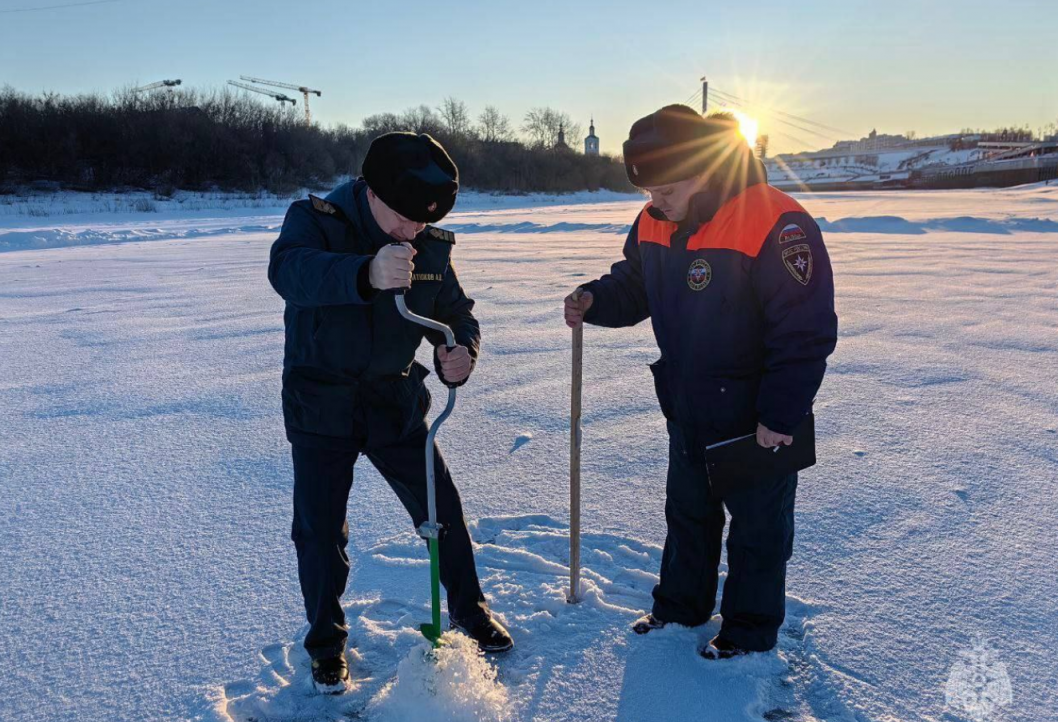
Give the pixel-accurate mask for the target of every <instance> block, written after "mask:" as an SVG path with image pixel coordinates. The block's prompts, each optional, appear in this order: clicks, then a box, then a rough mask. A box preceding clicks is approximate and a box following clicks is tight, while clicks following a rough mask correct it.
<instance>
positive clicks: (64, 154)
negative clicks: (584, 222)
mask: <svg viewBox="0 0 1058 722" xmlns="http://www.w3.org/2000/svg"><path fill="white" fill-rule="evenodd" d="M560 128H561V129H563V130H564V131H565V134H566V138H567V142H569V143H570V144H573V145H579V144H580V142H581V139H580V132H581V129H580V126H579V125H578V124H576V123H573V122H572V121H571V120H570V118H569V116H568V115H566V114H564V113H562V112H559V111H557V110H554V109H552V108H534V109H532V110H530V111H529V112H528V113H527V114H526V116H525V118H524V122H523V124H522V125H521V126H520V127H519V128H516V127H515V126H514V124H513V123H512V121H511V119H510V118H509V117H508V116H506V115H504V114H503V113H501V112H500V111H499V110H498V109H497V108H495V107H493V106H488V107H486V108H485V109H484V110H483V111H482V112H481V113H480V114H479V115H477V116H476V117H474V116H472V115H471V113H470V111H469V110H468V108H467V106H466V104H465V103H463V102H462V101H459V100H456V99H454V98H446V99H445V100H444V101H443V102H442V103H441V105H440V106H439V107H437V108H433V107H430V106H427V105H421V106H418V107H415V108H410V109H408V110H405V111H404V112H402V113H383V114H378V115H373V116H371V117H368V118H365V119H364V121H363V123H362V126H361V127H358V128H354V127H350V126H347V125H342V124H339V125H334V126H329V127H324V126H321V125H318V124H314V125H311V126H307V125H305V122H304V116H303V115H302V114H301V113H300V112H299V111H298V110H296V109H294V108H293V107H290V106H287V105H285V104H267V103H265V102H260V101H258V100H257V99H255V98H253V97H251V96H250V95H249V94H246V93H244V92H237V91H234V90H232V89H229V88H222V89H214V90H196V89H185V88H180V89H174V90H158V91H153V92H148V93H137V92H134V91H132V90H131V89H129V90H120V91H117V92H115V93H113V94H111V95H99V94H85V95H76V96H65V95H59V94H55V93H43V94H41V95H36V96H34V95H29V94H26V93H22V92H18V91H16V90H14V89H12V88H4V89H3V90H0V192H3V191H7V192H12V191H14V190H17V189H19V188H22V187H25V186H26V185H28V184H31V183H37V184H40V183H42V182H43V183H45V184H48V185H51V186H59V187H63V188H69V189H76V190H110V189H124V188H141V189H149V190H153V191H156V192H159V193H163V194H164V193H170V192H172V191H175V190H178V189H179V190H215V189H219V190H240V191H254V190H259V189H264V190H268V191H271V192H275V193H288V192H293V191H296V190H297V189H299V188H303V187H312V188H326V187H328V186H329V185H330V184H331V183H332V182H333V181H334V180H335V179H336V178H339V177H341V176H346V175H354V176H355V175H358V174H359V172H360V166H361V163H362V162H363V158H364V155H365V154H366V152H367V148H368V146H369V145H370V144H371V141H372V140H373V139H374V138H376V137H377V136H378V135H380V134H382V133H385V132H389V131H393V130H411V131H415V132H418V133H429V134H431V135H433V136H434V137H435V138H437V139H438V140H439V141H440V142H441V143H442V144H443V145H444V146H445V148H446V149H447V150H448V152H449V153H450V154H451V156H452V158H453V159H454V160H455V162H456V164H457V165H458V166H459V169H460V177H461V178H460V179H461V184H462V185H463V187H469V188H475V189H479V190H484V191H503V192H552V193H565V192H572V191H578V190H598V189H609V190H632V187H631V186H630V185H629V183H628V181H627V178H626V177H625V172H624V167H623V165H622V163H621V162H620V161H619V159H615V158H612V157H608V156H600V157H591V156H585V155H583V154H582V153H579V152H573V151H571V150H563V149H561V148H556V147H555V145H556V142H557V138H558V133H559V129H560Z"/></svg>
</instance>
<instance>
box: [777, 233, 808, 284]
mask: <svg viewBox="0 0 1058 722" xmlns="http://www.w3.org/2000/svg"><path fill="white" fill-rule="evenodd" d="M782 262H783V263H784V264H785V265H786V270H787V271H789V272H790V275H791V276H793V277H794V279H796V280H797V282H798V283H800V284H801V285H802V286H807V285H808V282H809V281H811V280H812V248H811V247H810V246H809V245H808V244H806V243H799V244H798V245H796V246H790V247H789V248H787V249H785V250H784V251H783V252H782Z"/></svg>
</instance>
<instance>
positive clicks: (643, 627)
mask: <svg viewBox="0 0 1058 722" xmlns="http://www.w3.org/2000/svg"><path fill="white" fill-rule="evenodd" d="M664 626H665V622H663V621H661V620H660V619H658V618H657V617H655V616H654V615H653V614H644V615H643V616H642V617H640V618H639V619H637V620H636V621H635V622H634V623H633V624H632V631H633V632H635V633H636V634H647V633H648V632H653V631H654V630H655V629H661V628H662V627H664Z"/></svg>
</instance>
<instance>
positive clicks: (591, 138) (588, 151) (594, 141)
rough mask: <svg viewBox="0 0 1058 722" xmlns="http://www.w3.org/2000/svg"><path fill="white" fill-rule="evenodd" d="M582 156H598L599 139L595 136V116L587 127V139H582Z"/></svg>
mask: <svg viewBox="0 0 1058 722" xmlns="http://www.w3.org/2000/svg"><path fill="white" fill-rule="evenodd" d="M584 155H599V137H598V136H597V135H595V116H592V119H591V125H589V126H588V137H587V138H585V139H584Z"/></svg>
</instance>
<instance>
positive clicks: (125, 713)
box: [0, 186, 1058, 722]
mask: <svg viewBox="0 0 1058 722" xmlns="http://www.w3.org/2000/svg"><path fill="white" fill-rule="evenodd" d="M577 200H578V201H581V202H578V203H572V204H568V205H561V204H555V203H554V202H552V203H543V202H541V201H540V199H520V200H513V201H509V202H507V201H496V202H495V203H491V204H489V205H486V204H484V203H482V204H470V206H469V207H461V209H460V211H459V212H458V213H455V214H453V215H452V216H451V217H450V218H449V219H446V222H445V223H444V224H443V225H445V226H446V227H448V228H451V229H453V230H455V231H457V232H458V242H457V246H456V252H455V258H456V263H457V266H458V268H459V271H460V276H461V279H462V281H463V283H464V285H465V286H466V287H467V289H468V291H469V292H470V294H471V295H472V296H473V297H475V298H476V299H477V301H478V306H477V312H478V316H479V318H480V319H481V322H482V328H483V341H484V343H483V351H482V357H481V361H480V363H479V366H478V369H477V371H476V373H475V375H474V377H473V378H472V379H471V382H470V383H469V384H468V385H467V386H466V387H464V388H463V389H461V391H460V397H459V402H458V405H457V408H456V412H455V414H454V415H453V417H452V419H451V420H450V421H449V422H448V423H447V424H446V425H445V426H444V427H443V429H442V431H441V434H440V440H441V443H442V445H443V447H444V449H445V452H446V455H447V458H448V461H449V464H450V465H451V467H452V468H453V471H454V473H455V475H456V477H457V481H458V483H459V486H460V489H461V491H462V495H463V499H464V503H465V507H466V513H467V517H468V521H469V522H470V524H471V527H472V532H473V535H474V538H475V541H476V542H477V544H478V565H479V570H480V572H481V576H482V580H483V584H484V586H485V590H486V593H487V594H488V596H489V597H490V599H491V600H492V603H493V607H494V609H495V611H496V612H497V613H499V614H500V615H501V616H502V617H503V618H504V619H505V620H506V622H507V623H508V625H509V626H510V628H511V630H512V632H513V634H514V635H515V637H516V641H517V645H518V646H517V647H516V649H515V650H514V651H513V652H512V653H510V654H508V655H506V656H503V657H499V658H497V659H495V660H494V664H495V667H494V671H495V673H496V679H495V681H490V680H489V679H488V678H487V677H483V676H481V675H480V674H478V673H479V672H480V671H481V670H480V664H479V663H478V662H477V660H475V659H473V658H472V657H468V656H467V655H466V654H461V653H460V651H461V649H462V648H461V647H460V645H459V644H458V643H456V644H455V645H454V647H453V648H452V650H451V652H450V653H449V654H448V656H447V657H446V658H444V659H443V660H442V661H441V663H439V664H437V665H423V664H421V655H420V653H419V652H418V651H417V647H418V646H419V645H420V638H419V637H418V635H417V632H415V631H414V629H415V627H416V626H417V625H418V623H420V622H422V621H425V620H426V618H427V614H428V612H427V601H428V590H429V587H428V571H427V562H426V555H425V549H424V548H423V546H422V544H421V542H420V541H419V540H418V539H417V538H416V537H415V536H414V533H413V530H412V529H411V525H410V523H409V521H408V520H407V518H406V516H405V514H404V511H403V509H402V508H401V507H400V505H399V503H398V502H397V500H396V498H395V497H394V496H393V495H392V493H391V492H390V491H389V489H388V487H387V486H386V485H385V483H384V482H383V481H382V479H381V478H380V477H379V475H378V474H377V473H376V472H375V471H374V470H373V469H372V468H371V467H370V466H369V465H368V464H367V463H361V464H359V465H358V467H357V471H358V475H357V479H356V482H355V484H354V490H353V494H352V498H351V501H350V506H349V520H350V526H351V537H352V538H351V542H350V549H349V553H350V557H351V559H352V561H353V565H354V568H353V572H352V575H351V579H350V586H349V590H348V592H347V594H346V597H345V601H346V604H347V607H348V612H349V619H350V624H351V645H352V646H351V649H350V657H351V659H352V660H353V672H354V676H355V677H356V679H357V680H358V681H357V686H356V689H355V690H354V691H353V692H351V693H350V694H349V695H348V696H346V697H343V698H337V699H334V698H321V697H317V696H314V695H312V694H311V692H310V691H309V683H308V677H309V675H308V669H307V660H306V657H305V655H304V653H303V651H302V650H301V647H300V640H301V638H302V635H303V634H304V628H303V627H304V625H303V608H302V604H301V599H300V594H299V591H298V586H297V579H296V567H295V559H294V550H293V546H292V544H291V543H290V541H289V527H290V490H291V470H290V461H289V452H288V445H287V443H286V441H285V439H284V437H283V429H282V419H281V415H280V404H279V383H280V379H279V373H280V366H281V354H282V327H281V312H282V303H281V301H280V299H279V298H278V297H277V296H276V295H275V294H274V293H273V291H272V290H271V288H270V287H269V285H268V282H267V280H266V278H265V269H266V265H267V258H268V250H269V247H270V245H271V243H272V241H273V240H274V238H275V235H276V229H277V228H278V226H279V224H280V223H281V220H282V217H281V213H282V211H281V209H275V210H273V211H272V212H265V211H263V210H260V209H251V210H243V211H240V210H213V211H211V210H206V209H202V210H198V211H195V212H191V213H178V212H171V213H154V214H151V213H143V214H139V213H126V214H119V213H109V214H86V213H81V214H74V215H70V216H65V215H50V216H41V215H39V214H38V215H28V216H27V215H24V214H23V215H11V216H9V217H4V218H2V219H0V249H23V250H13V251H12V252H7V253H0V410H2V414H0V438H2V439H3V441H4V443H3V444H2V445H0V660H2V664H3V672H2V674H0V720H4V722H6V721H7V720H12V721H14V720H19V721H21V720H39V721H49V720H64V721H69V720H79V721H81V720H83V721H86V722H112V721H114V720H137V721H140V720H189V719H198V720H224V721H228V720H237V721H238V722H249V721H250V720H257V721H259V722H264V721H265V720H320V721H323V720H340V719H366V720H401V719H410V720H423V721H425V720H441V719H468V720H469V719H503V718H504V717H503V715H502V714H501V713H502V712H506V719H509V720H518V721H521V720H541V721H543V720H549V721H550V720H562V721H573V720H591V721H602V720H622V722H640V721H646V720H650V721H662V720H674V721H675V720H680V721H682V720H703V721H709V722H713V721H722V722H741V721H743V720H746V721H748V720H754V721H759V720H769V721H775V720H796V721H801V722H812V721H817V720H818V721H826V722H848V721H852V720H855V721H857V722H862V721H868V720H869V721H871V722H910V721H912V720H930V721H933V720H937V721H940V720H944V721H947V722H954V721H955V720H969V719H971V716H970V714H969V713H968V712H965V711H959V710H957V709H953V708H946V705H945V694H944V692H945V683H946V681H947V680H948V678H949V673H950V672H951V670H952V669H953V667H954V666H955V665H956V664H957V663H958V662H960V660H963V657H961V656H960V651H962V650H968V649H970V647H971V644H972V642H973V639H974V637H976V636H983V637H986V638H988V639H989V640H990V643H989V644H990V646H991V648H992V649H993V650H994V652H995V657H996V660H997V661H998V662H999V663H1002V664H1004V665H1005V669H1006V673H1007V674H1008V676H1009V680H1010V684H1011V689H1012V701H1011V703H1010V704H1009V705H1006V706H1004V707H1002V708H1001V709H998V710H997V711H996V712H995V714H994V715H993V716H992V719H994V720H1020V721H1023V722H1038V721H1040V720H1049V719H1055V712H1054V707H1055V693H1054V690H1055V689H1058V665H1056V664H1055V661H1054V660H1055V654H1056V651H1055V650H1056V649H1058V574H1056V568H1055V567H1056V565H1055V557H1054V554H1055V549H1058V531H1056V525H1058V494H1056V493H1055V481H1056V479H1058V363H1056V362H1058V262H1056V258H1058V251H1056V249H1058V186H1052V187H1028V188H1022V189H1012V190H1005V191H952V192H924V193H884V194H882V193H859V194H820V195H812V196H805V197H803V198H802V199H801V200H802V201H803V202H804V203H805V204H806V206H807V207H808V209H809V210H810V211H811V212H812V213H813V215H814V216H815V217H816V218H817V219H820V225H821V226H822V227H823V229H824V231H825V237H826V240H827V244H828V246H829V249H830V252H831V255H832V258H833V262H834V266H835V274H836V280H837V293H838V296H837V303H838V313H839V316H840V321H841V338H840V342H839V344H838V349H837V352H836V353H835V355H834V356H833V357H832V363H831V367H830V370H829V372H828V375H827V378H826V380H825V381H824V384H823V388H822V390H821V392H820V395H819V399H818V403H817V419H818V422H817V423H818V426H819V434H820V454H819V456H820V463H819V465H818V466H816V467H815V468H813V469H811V470H809V471H807V472H805V473H803V474H802V475H801V482H800V488H799V494H798V497H799V498H798V505H797V525H798V526H797V539H796V543H795V551H794V558H793V561H792V563H791V569H790V574H789V589H788V592H789V599H788V604H787V610H788V618H787V623H786V625H785V628H784V630H783V633H782V635H781V641H780V647H779V649H778V650H777V651H776V652H773V653H770V654H767V655H754V656H752V657H750V658H746V659H741V660H736V661H731V662H725V663H719V664H718V663H711V662H706V661H704V660H702V659H700V658H699V657H698V656H697V655H696V654H695V649H696V646H697V644H698V643H699V642H700V641H701V640H705V639H708V638H709V636H710V635H711V633H712V632H714V631H715V629H716V625H717V622H716V620H714V622H713V623H711V624H710V625H709V628H708V629H698V630H689V629H680V628H669V629H666V630H662V631H661V632H658V633H654V634H651V635H649V636H647V637H637V636H635V635H633V634H632V633H631V631H630V630H629V627H628V625H629V623H630V622H631V621H632V620H633V619H634V618H635V617H636V616H638V615H639V614H640V613H642V612H643V611H644V610H646V609H648V608H649V604H650V589H651V587H652V585H653V583H654V582H655V580H656V574H657V568H658V564H659V560H660V550H661V544H662V543H663V540H664V516H663V503H664V498H663V489H664V473H665V451H666V439H665V431H664V426H663V423H662V420H661V417H660V413H659V412H658V410H657V407H656V403H655V400H654V397H653V390H652V385H651V383H650V379H649V372H648V370H647V368H646V365H647V363H649V362H651V361H653V360H654V359H655V358H656V357H657V349H656V347H655V345H654V342H653V337H652V335H651V332H650V328H649V324H641V325H640V326H639V327H636V328H634V329H624V330H613V331H611V330H602V329H596V328H589V329H587V331H586V333H585V345H586V351H585V399H584V403H585V420H584V483H585V488H584V505H583V510H584V516H583V518H584V527H585V538H584V553H583V559H584V565H585V571H584V576H585V588H586V597H587V598H586V601H585V602H584V603H583V604H580V605H576V606H571V605H567V604H565V602H564V601H563V596H564V587H565V583H566V577H565V573H566V568H565V565H566V561H567V536H566V535H567V532H568V528H567V520H568V490H567V473H568V472H567V462H568V437H567V427H568V412H569V408H568V384H569V343H570V336H569V331H568V329H566V328H565V326H564V325H563V324H562V321H561V310H560V306H561V299H562V296H563V295H564V294H565V293H566V292H568V290H569V289H571V288H572V287H573V286H574V285H575V284H576V283H578V282H581V281H583V280H585V279H588V278H593V277H596V276H597V275H599V274H601V273H602V272H604V271H605V270H606V268H608V266H609V264H610V262H612V261H613V260H615V259H616V258H617V257H618V256H619V254H620V249H621V245H622V243H623V241H624V230H625V229H626V227H627V226H628V225H629V224H630V223H631V221H632V220H633V218H634V216H635V214H636V212H637V211H638V208H639V206H640V204H641V201H639V200H634V199H633V200H622V201H611V202H603V203H599V202H594V203H590V202H589V203H585V202H583V201H584V200H586V199H585V198H578V199H577ZM822 219H825V221H824V220H822ZM63 239H65V241H68V243H67V242H60V241H62V240H63ZM147 241H149V242H147ZM94 243H102V244H103V245H91V244H94ZM84 244H89V245H84ZM50 245H67V246H71V245H72V246H73V247H60V248H44V249H43V250H40V249H36V248H33V247H34V246H50ZM435 388H436V386H435ZM398 665H399V666H400V671H399V674H398ZM992 668H993V671H998V670H997V669H996V666H995V665H994V664H993V665H992ZM467 675H470V676H469V677H468V676H467ZM475 675H477V676H475ZM428 676H429V677H430V679H427V677H428ZM424 682H429V684H431V685H432V686H433V689H434V692H433V694H429V693H424V692H423V691H422V690H421V689H419V688H420V687H421V686H422V685H423V684H424Z"/></svg>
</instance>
